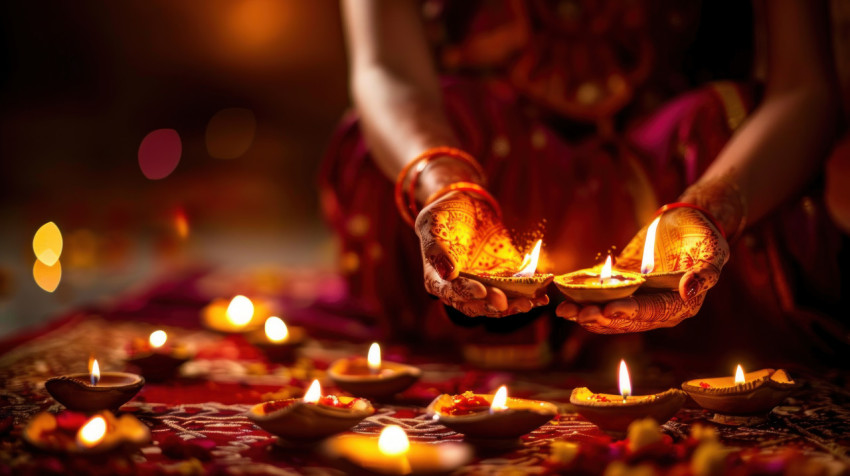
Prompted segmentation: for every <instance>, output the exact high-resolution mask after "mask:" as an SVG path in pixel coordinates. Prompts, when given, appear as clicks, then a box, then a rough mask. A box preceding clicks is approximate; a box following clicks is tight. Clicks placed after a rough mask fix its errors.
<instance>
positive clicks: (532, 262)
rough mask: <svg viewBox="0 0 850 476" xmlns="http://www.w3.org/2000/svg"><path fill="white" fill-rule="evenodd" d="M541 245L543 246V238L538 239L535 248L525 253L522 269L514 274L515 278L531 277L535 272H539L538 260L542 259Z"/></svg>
mask: <svg viewBox="0 0 850 476" xmlns="http://www.w3.org/2000/svg"><path fill="white" fill-rule="evenodd" d="M541 246H543V240H537V243H535V244H534V249H532V250H531V253H530V254H529V253H526V254H525V257H524V258H523V259H522V264H521V265H520V267H521V268H522V269H520V270H519V271H518V272H517V273H516V274H514V275H513V277H514V278H530V277H532V276H534V273H536V272H537V261H538V260H539V259H540V247H541Z"/></svg>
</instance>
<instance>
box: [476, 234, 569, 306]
mask: <svg viewBox="0 0 850 476" xmlns="http://www.w3.org/2000/svg"><path fill="white" fill-rule="evenodd" d="M542 245H543V240H537V243H536V244H535V245H534V249H533V250H532V251H531V253H526V255H525V257H524V258H523V260H522V264H521V265H520V268H521V269H520V270H519V271H517V272H516V273H510V272H504V273H487V272H484V271H480V272H479V271H475V270H472V271H461V272H460V273H459V274H460V276H463V277H464V278H470V279H474V280H476V281H478V282H480V283H482V284H485V285H487V286H493V287H494V288H499V289H501V290H502V291H504V293H505V295H506V296H509V297H517V296H519V297H527V298H535V297H538V296H540V295H541V294H542V293H543V292H544V291H545V289H546V286H548V285H549V283H551V282H552V280H553V279H554V276H553V275H551V274H549V273H538V272H537V262H538V260H539V259H540V247H541V246H542Z"/></svg>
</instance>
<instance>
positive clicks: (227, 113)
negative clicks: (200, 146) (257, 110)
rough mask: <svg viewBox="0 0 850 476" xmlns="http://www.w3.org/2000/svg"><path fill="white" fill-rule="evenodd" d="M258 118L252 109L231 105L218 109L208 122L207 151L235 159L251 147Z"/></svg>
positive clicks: (220, 156)
mask: <svg viewBox="0 0 850 476" xmlns="http://www.w3.org/2000/svg"><path fill="white" fill-rule="evenodd" d="M256 130H257V120H256V119H255V118H254V113H253V112H251V110H250V109H245V108H241V107H231V108H227V109H222V110H221V111H218V112H217V113H216V114H215V115H214V116H213V117H212V118H210V122H209V123H208V124H207V132H206V144H207V152H209V154H210V156H211V157H215V158H216V159H235V158H236V157H240V156H242V155H243V154H245V152H247V151H248V149H249V148H250V147H251V144H252V143H253V142H254V134H255V132H256Z"/></svg>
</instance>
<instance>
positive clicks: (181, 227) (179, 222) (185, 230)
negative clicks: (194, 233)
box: [174, 208, 189, 240]
mask: <svg viewBox="0 0 850 476" xmlns="http://www.w3.org/2000/svg"><path fill="white" fill-rule="evenodd" d="M174 229H175V230H176V231H177V236H179V237H180V238H182V239H184V240H185V239H186V238H188V237H189V217H188V216H186V211H185V210H183V209H182V208H181V209H178V210H177V211H176V212H175V213H174Z"/></svg>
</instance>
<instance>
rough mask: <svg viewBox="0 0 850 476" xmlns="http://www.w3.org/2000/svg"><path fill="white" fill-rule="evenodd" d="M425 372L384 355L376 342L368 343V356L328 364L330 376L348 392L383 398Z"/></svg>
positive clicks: (402, 389) (415, 379) (406, 386)
mask: <svg viewBox="0 0 850 476" xmlns="http://www.w3.org/2000/svg"><path fill="white" fill-rule="evenodd" d="M421 376H422V370H420V369H418V368H416V367H413V366H410V365H404V364H400V363H397V362H387V361H384V360H382V359H381V346H380V345H378V343H377V342H374V343H372V345H371V346H370V347H369V353H368V354H367V356H366V358H365V359H364V358H363V357H359V356H358V357H349V358H345V359H339V360H337V361H335V362H333V363H332V364H331V365H330V367H328V377H330V379H331V380H332V381H333V382H334V383H335V384H336V385H337V387H339V388H341V389H343V390H345V391H346V392H348V393H350V394H352V395H357V396H358V397H366V398H384V397H389V396H391V395H395V394H396V393H399V392H402V391H404V390H405V389H407V388H408V387H410V386H411V385H413V384H414V383H415V382H416V381H417V380H419V378H420V377H421Z"/></svg>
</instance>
